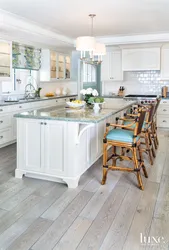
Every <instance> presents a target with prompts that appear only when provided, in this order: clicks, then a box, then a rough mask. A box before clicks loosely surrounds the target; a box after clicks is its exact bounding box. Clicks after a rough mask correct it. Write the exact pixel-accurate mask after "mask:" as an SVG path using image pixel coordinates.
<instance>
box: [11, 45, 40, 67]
mask: <svg viewBox="0 0 169 250" xmlns="http://www.w3.org/2000/svg"><path fill="white" fill-rule="evenodd" d="M40 67H41V49H37V48H33V47H29V46H26V45H20V44H18V43H13V44H12V68H15V69H29V70H39V69H40Z"/></svg>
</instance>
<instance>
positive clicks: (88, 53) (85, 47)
mask: <svg viewBox="0 0 169 250" xmlns="http://www.w3.org/2000/svg"><path fill="white" fill-rule="evenodd" d="M95 16H96V15H95V14H90V15H89V17H90V18H91V20H92V28H91V36H80V37H77V39H76V50H78V51H81V60H83V61H85V62H86V63H90V64H99V63H101V62H102V56H103V55H105V54H106V47H105V45H104V44H102V43H96V40H95V38H94V36H93V18H94V17H95Z"/></svg>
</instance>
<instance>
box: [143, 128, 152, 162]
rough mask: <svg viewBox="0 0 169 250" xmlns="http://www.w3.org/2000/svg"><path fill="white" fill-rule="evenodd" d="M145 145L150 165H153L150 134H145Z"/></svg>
mask: <svg viewBox="0 0 169 250" xmlns="http://www.w3.org/2000/svg"><path fill="white" fill-rule="evenodd" d="M145 143H146V151H147V152H148V156H149V159H150V164H151V165H153V157H152V154H151V149H150V145H149V139H148V133H147V132H146V133H145Z"/></svg>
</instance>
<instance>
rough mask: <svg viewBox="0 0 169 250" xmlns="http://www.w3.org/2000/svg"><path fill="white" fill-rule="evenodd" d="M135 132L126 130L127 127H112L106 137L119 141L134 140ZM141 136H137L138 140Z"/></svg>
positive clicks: (129, 141)
mask: <svg viewBox="0 0 169 250" xmlns="http://www.w3.org/2000/svg"><path fill="white" fill-rule="evenodd" d="M133 135H134V133H133V131H130V130H126V129H112V130H110V131H109V132H108V134H107V136H106V138H107V140H111V141H119V142H128V143H132V142H133V139H134V137H133ZM138 139H139V137H138V136H137V138H136V140H138Z"/></svg>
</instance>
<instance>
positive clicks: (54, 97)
mask: <svg viewBox="0 0 169 250" xmlns="http://www.w3.org/2000/svg"><path fill="white" fill-rule="evenodd" d="M76 96H77V95H76V94H74V95H65V96H64V95H62V96H53V97H40V98H33V99H24V100H23V99H22V100H19V101H16V102H15V101H13V102H5V101H0V106H2V107H3V106H10V105H16V104H21V103H29V102H39V101H46V100H52V99H60V98H71V97H72V98H73V97H76Z"/></svg>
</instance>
